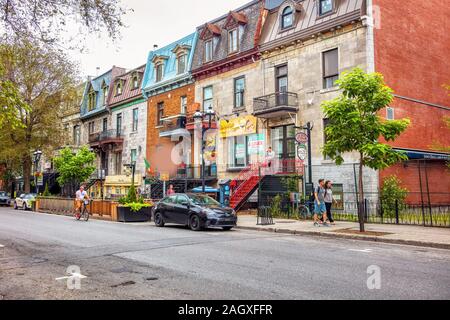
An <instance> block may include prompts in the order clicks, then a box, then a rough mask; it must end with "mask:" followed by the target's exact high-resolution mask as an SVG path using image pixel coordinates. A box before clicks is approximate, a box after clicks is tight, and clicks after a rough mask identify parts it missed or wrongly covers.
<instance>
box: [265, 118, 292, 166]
mask: <svg viewBox="0 0 450 320" xmlns="http://www.w3.org/2000/svg"><path fill="white" fill-rule="evenodd" d="M270 136H271V140H272V149H273V151H274V152H275V159H277V160H278V163H277V164H276V166H277V170H278V172H293V169H295V126H294V125H289V126H281V127H276V128H272V129H271V134H270Z"/></svg>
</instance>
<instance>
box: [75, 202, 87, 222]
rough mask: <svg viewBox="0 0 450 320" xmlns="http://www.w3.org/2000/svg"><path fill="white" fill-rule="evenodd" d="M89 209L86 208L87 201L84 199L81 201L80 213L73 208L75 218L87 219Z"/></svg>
mask: <svg viewBox="0 0 450 320" xmlns="http://www.w3.org/2000/svg"><path fill="white" fill-rule="evenodd" d="M89 215H90V213H89V209H88V203H86V201H83V204H82V205H81V213H78V210H75V219H77V220H78V221H80V220H81V219H83V220H84V221H86V222H87V221H89Z"/></svg>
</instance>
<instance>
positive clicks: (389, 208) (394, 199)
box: [380, 176, 408, 218]
mask: <svg viewBox="0 0 450 320" xmlns="http://www.w3.org/2000/svg"><path fill="white" fill-rule="evenodd" d="M401 183H402V182H401V181H400V179H398V178H397V177H396V176H390V177H387V178H385V179H384V181H383V185H382V186H381V195H380V198H381V204H382V206H383V215H384V216H385V217H389V218H393V217H395V207H396V206H398V207H399V208H401V207H402V206H403V205H404V204H405V200H406V197H407V195H408V189H406V188H402V187H401Z"/></svg>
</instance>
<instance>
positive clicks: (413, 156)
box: [394, 149, 450, 161]
mask: <svg viewBox="0 0 450 320" xmlns="http://www.w3.org/2000/svg"><path fill="white" fill-rule="evenodd" d="M394 150H396V151H398V152H405V153H406V155H407V156H408V158H409V159H410V160H443V161H450V154H448V153H440V152H427V151H419V150H408V149H394Z"/></svg>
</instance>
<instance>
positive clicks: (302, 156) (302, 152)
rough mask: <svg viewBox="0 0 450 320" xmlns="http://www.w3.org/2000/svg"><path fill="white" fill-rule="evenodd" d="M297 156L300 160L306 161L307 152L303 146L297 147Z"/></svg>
mask: <svg viewBox="0 0 450 320" xmlns="http://www.w3.org/2000/svg"><path fill="white" fill-rule="evenodd" d="M297 154H298V158H299V159H300V160H306V157H307V156H308V151H306V149H305V146H299V147H298V148H297Z"/></svg>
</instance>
